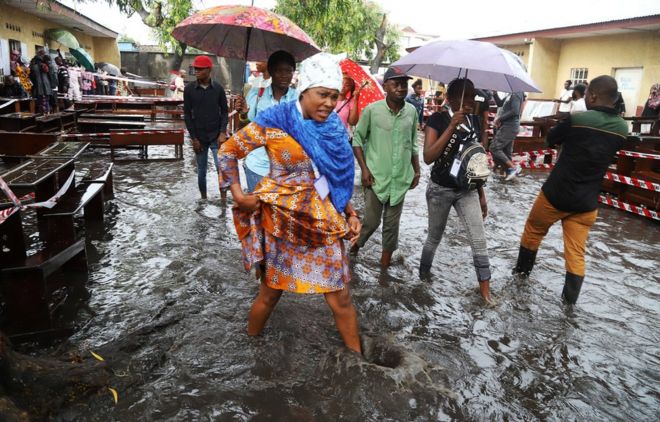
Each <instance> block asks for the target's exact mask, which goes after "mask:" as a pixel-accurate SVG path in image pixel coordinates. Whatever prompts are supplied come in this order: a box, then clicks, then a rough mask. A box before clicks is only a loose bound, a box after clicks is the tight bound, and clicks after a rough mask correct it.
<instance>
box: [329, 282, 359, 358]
mask: <svg viewBox="0 0 660 422" xmlns="http://www.w3.org/2000/svg"><path fill="white" fill-rule="evenodd" d="M324 296H325V301H326V302H327V303H328V306H330V309H331V310H332V314H333V315H334V317H335V325H337V330H339V334H340V335H341V338H342V339H343V340H344V344H345V345H346V347H348V348H349V349H351V350H353V351H355V352H358V353H362V347H361V346H360V329H359V328H358V322H357V312H356V311H355V307H354V306H353V302H352V301H351V294H350V293H349V291H348V286H346V287H345V288H344V289H343V290H339V291H336V292H330V293H326V294H325V295H324Z"/></svg>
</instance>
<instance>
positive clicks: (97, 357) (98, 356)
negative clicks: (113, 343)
mask: <svg viewBox="0 0 660 422" xmlns="http://www.w3.org/2000/svg"><path fill="white" fill-rule="evenodd" d="M89 353H91V354H92V356H94V358H95V359H96V360H100V361H101V362H104V361H105V359H103V358H102V357H101V355H98V354H96V353H94V352H92V351H91V350H90V351H89Z"/></svg>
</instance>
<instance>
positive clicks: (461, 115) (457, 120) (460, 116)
mask: <svg viewBox="0 0 660 422" xmlns="http://www.w3.org/2000/svg"><path fill="white" fill-rule="evenodd" d="M464 120H465V112H464V111H463V110H462V109H461V110H459V111H457V112H455V113H454V115H453V116H452V118H451V121H450V122H449V127H452V128H455V127H456V126H458V125H460V124H461V123H463V121H464Z"/></svg>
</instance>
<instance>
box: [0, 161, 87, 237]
mask: <svg viewBox="0 0 660 422" xmlns="http://www.w3.org/2000/svg"><path fill="white" fill-rule="evenodd" d="M75 174H76V173H75V172H73V171H72V172H71V174H70V175H69V177H68V178H67V180H66V182H64V184H63V185H62V187H61V188H60V189H59V190H58V191H57V192H56V193H55V195H53V196H52V197H51V198H49V199H48V200H46V201H43V202H36V203H32V204H25V203H23V200H34V194H32V193H30V194H27V195H25V196H23V197H21V198H20V199H19V198H17V197H16V194H14V192H13V191H12V190H11V188H10V187H9V185H8V184H7V182H5V180H4V179H3V178H2V177H0V190H2V191H3V192H4V193H5V195H6V196H7V198H9V200H10V201H11V202H12V203H13V204H14V206H13V207H12V208H6V209H4V210H2V211H0V224H2V223H4V222H5V220H6V219H7V218H9V216H11V215H12V214H13V213H15V212H17V211H18V210H21V209H25V208H28V207H30V208H53V207H54V206H55V204H57V201H59V199H60V198H61V197H62V195H64V193H65V192H66V191H67V190H69V187H71V184H72V183H73V179H74V176H75Z"/></svg>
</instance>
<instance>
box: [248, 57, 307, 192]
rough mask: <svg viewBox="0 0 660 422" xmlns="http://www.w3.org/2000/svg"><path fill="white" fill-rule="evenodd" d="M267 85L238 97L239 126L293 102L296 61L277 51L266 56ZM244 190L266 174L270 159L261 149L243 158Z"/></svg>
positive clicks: (253, 186)
mask: <svg viewBox="0 0 660 422" xmlns="http://www.w3.org/2000/svg"><path fill="white" fill-rule="evenodd" d="M267 69H268V74H269V76H270V78H269V79H270V81H271V82H270V83H269V84H267V85H266V86H265V87H263V86H262V87H257V86H255V87H253V88H252V89H250V91H249V92H248V94H247V98H246V99H243V98H242V97H238V99H237V101H236V105H235V107H236V110H237V111H238V112H239V113H240V115H239V117H240V119H241V122H242V123H244V124H245V123H247V122H249V121H252V120H254V119H255V118H256V117H257V116H258V115H259V114H260V113H261V112H263V111H264V110H267V109H268V108H270V107H272V106H274V105H277V104H281V103H285V102H289V101H295V100H296V98H297V93H296V90H295V89H293V88H291V78H292V77H293V72H294V71H295V70H296V61H295V59H294V58H293V56H292V55H291V54H289V53H287V52H286V51H283V50H278V51H276V52H274V53H273V54H271V55H270V57H268V64H267ZM243 168H244V170H245V178H246V180H247V185H248V191H249V192H252V191H253V190H254V188H255V186H256V185H257V183H259V181H260V180H261V179H262V178H263V177H264V176H266V175H267V174H268V173H269V172H270V160H269V159H268V154H266V149H265V148H257V149H255V150H254V151H252V152H250V154H248V156H247V157H246V158H245V162H244V165H243Z"/></svg>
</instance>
